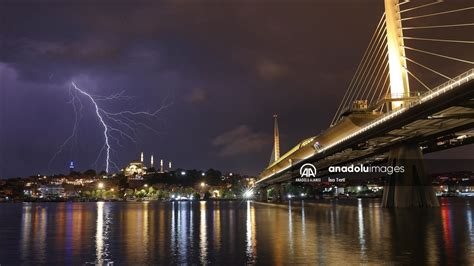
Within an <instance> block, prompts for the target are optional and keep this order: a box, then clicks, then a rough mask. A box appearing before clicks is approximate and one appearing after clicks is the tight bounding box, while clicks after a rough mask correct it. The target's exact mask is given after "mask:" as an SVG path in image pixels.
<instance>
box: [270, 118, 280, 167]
mask: <svg viewBox="0 0 474 266" xmlns="http://www.w3.org/2000/svg"><path fill="white" fill-rule="evenodd" d="M273 118H274V120H275V122H274V123H275V124H274V126H273V138H274V143H273V152H272V157H271V159H270V164H271V163H273V162H275V161H278V160H279V159H280V133H279V131H278V115H276V114H274V115H273Z"/></svg>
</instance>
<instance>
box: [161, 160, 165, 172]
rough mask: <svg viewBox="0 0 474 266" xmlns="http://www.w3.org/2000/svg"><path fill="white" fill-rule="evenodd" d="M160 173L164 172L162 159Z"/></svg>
mask: <svg viewBox="0 0 474 266" xmlns="http://www.w3.org/2000/svg"><path fill="white" fill-rule="evenodd" d="M160 172H161V173H163V172H164V169H163V159H161V160H160Z"/></svg>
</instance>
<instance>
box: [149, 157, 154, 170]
mask: <svg viewBox="0 0 474 266" xmlns="http://www.w3.org/2000/svg"><path fill="white" fill-rule="evenodd" d="M153 166H154V162H153V154H152V155H151V157H150V167H153Z"/></svg>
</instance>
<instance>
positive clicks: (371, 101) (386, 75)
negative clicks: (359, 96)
mask: <svg viewBox="0 0 474 266" xmlns="http://www.w3.org/2000/svg"><path fill="white" fill-rule="evenodd" d="M388 65H389V64H388V59H387V63H386V64H385V68H384V70H383V71H382V74H381V76H380V79H379V80H378V82H377V85H375V84H372V87H373V88H375V90H374V93H373V94H372V97H370V101H369V103H373V101H374V98H375V95H376V94H377V90H378V89H379V88H380V91H383V88H384V87H385V84H384V85H383V86H382V87H380V83H381V82H382V80H383V79H384V78H385V80H386V79H387V78H388V76H389V72H388V71H387V70H388ZM385 72H387V73H386V74H385ZM384 74H385V75H384ZM374 85H375V87H374ZM367 98H369V95H367ZM375 100H376V101H378V100H380V96H379V97H378V98H376V99H375Z"/></svg>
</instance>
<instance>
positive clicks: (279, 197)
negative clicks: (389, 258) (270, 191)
mask: <svg viewBox="0 0 474 266" xmlns="http://www.w3.org/2000/svg"><path fill="white" fill-rule="evenodd" d="M273 188H274V189H275V197H276V201H278V202H283V201H285V191H284V189H283V186H282V184H281V183H279V184H276V185H274V187H273Z"/></svg>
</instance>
